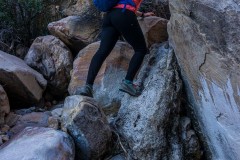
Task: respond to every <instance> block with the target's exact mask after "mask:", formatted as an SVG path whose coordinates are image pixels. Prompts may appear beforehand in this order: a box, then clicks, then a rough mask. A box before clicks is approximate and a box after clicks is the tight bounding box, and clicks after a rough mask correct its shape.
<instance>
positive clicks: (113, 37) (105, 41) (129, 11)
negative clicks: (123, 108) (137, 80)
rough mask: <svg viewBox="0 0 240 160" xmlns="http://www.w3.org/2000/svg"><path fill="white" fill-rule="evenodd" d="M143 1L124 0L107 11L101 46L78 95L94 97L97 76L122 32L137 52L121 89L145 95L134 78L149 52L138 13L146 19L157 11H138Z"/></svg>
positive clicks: (129, 92) (131, 93)
mask: <svg viewBox="0 0 240 160" xmlns="http://www.w3.org/2000/svg"><path fill="white" fill-rule="evenodd" d="M141 2H142V0H120V1H119V2H118V3H117V4H116V5H115V6H114V7H113V8H111V9H110V11H108V12H107V14H106V15H105V17H104V19H103V25H102V33H101V43H100V47H99V49H98V51H97V52H96V54H95V55H94V56H93V58H92V60H91V63H90V66H89V70H88V75H87V81H86V85H84V86H82V87H81V88H80V90H79V91H77V92H76V94H80V95H84V96H89V97H93V83H94V80H95V77H96V76H97V74H98V72H99V70H100V68H101V66H102V64H103V62H104V60H105V59H106V58H107V56H108V55H109V54H110V52H111V51H112V49H113V48H114V46H115V44H116V42H117V41H118V39H119V36H120V35H122V36H123V37H124V38H125V40H126V41H127V42H128V43H129V44H130V45H131V46H132V47H133V49H134V52H135V54H134V55H133V57H132V58H131V61H130V63H129V68H128V71H127V75H126V77H125V79H124V80H123V81H122V83H121V84H120V88H119V90H120V91H123V92H126V93H128V94H130V95H131V96H139V95H140V94H141V90H140V88H139V87H137V86H136V85H134V84H133V79H134V77H135V75H136V73H137V71H138V69H139V68H140V66H141V64H142V62H143V59H144V56H145V55H146V54H147V53H148V48H147V46H146V42H145V39H144V36H143V33H142V30H141V28H140V26H139V23H138V20H137V16H141V17H142V18H144V17H148V16H153V15H154V13H153V12H148V13H144V12H140V11H138V8H139V6H140V4H141ZM100 5H102V4H100Z"/></svg>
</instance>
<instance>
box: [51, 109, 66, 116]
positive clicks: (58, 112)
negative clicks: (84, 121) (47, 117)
mask: <svg viewBox="0 0 240 160" xmlns="http://www.w3.org/2000/svg"><path fill="white" fill-rule="evenodd" d="M62 112H63V109H62V108H56V109H54V110H52V111H51V114H52V115H53V116H54V117H61V116H62Z"/></svg>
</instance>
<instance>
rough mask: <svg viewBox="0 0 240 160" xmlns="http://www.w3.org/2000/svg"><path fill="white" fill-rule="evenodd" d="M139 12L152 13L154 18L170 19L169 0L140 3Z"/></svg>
mask: <svg viewBox="0 0 240 160" xmlns="http://www.w3.org/2000/svg"><path fill="white" fill-rule="evenodd" d="M140 10H141V11H145V12H154V13H155V15H156V16H158V17H162V18H165V19H170V16H171V14H170V10H169V0H147V1H142V4H141V6H140Z"/></svg>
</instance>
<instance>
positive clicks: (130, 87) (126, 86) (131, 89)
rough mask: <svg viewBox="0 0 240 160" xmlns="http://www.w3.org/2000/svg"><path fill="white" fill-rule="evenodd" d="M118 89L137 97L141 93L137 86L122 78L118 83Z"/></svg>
mask: <svg viewBox="0 0 240 160" xmlns="http://www.w3.org/2000/svg"><path fill="white" fill-rule="evenodd" d="M119 90H120V91H122V92H125V93H128V94H129V95H131V96H134V97H138V96H139V95H141V93H142V91H141V88H140V87H139V86H137V85H135V84H133V83H132V82H126V81H125V80H123V81H122V83H121V84H120V88H119Z"/></svg>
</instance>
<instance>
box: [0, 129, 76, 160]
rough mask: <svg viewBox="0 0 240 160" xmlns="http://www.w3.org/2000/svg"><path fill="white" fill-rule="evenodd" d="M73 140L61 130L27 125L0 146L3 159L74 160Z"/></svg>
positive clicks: (0, 155)
mask: <svg viewBox="0 0 240 160" xmlns="http://www.w3.org/2000/svg"><path fill="white" fill-rule="evenodd" d="M74 156H75V150H74V143H73V140H72V139H71V137H70V136H69V135H67V134H66V133H64V132H62V131H57V130H54V129H50V128H39V127H33V128H32V127H27V128H25V129H24V130H23V131H22V132H20V133H19V134H17V135H16V136H14V137H13V138H12V139H11V140H10V141H8V142H7V143H5V144H3V145H2V146H1V147H0V157H1V159H4V160H20V159H21V160H33V159H37V160H46V159H49V160H50V159H51V160H74Z"/></svg>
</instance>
